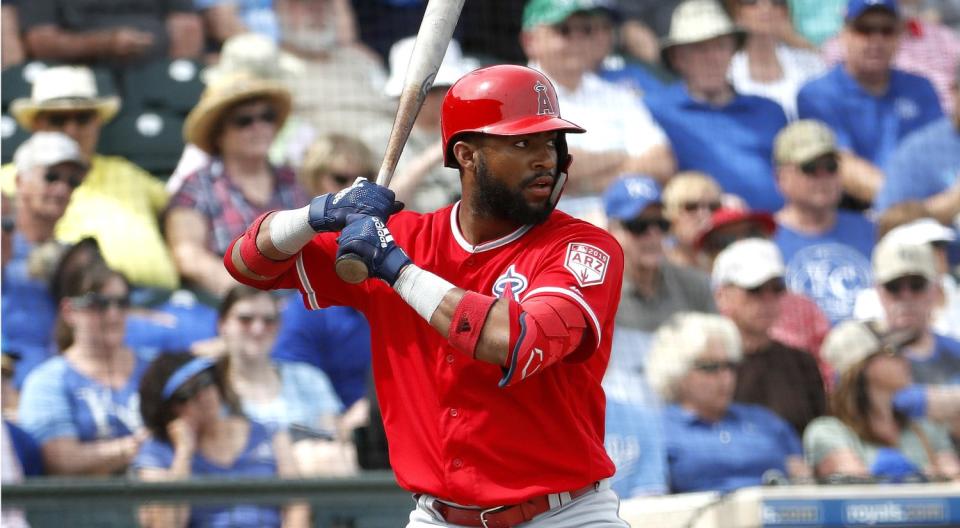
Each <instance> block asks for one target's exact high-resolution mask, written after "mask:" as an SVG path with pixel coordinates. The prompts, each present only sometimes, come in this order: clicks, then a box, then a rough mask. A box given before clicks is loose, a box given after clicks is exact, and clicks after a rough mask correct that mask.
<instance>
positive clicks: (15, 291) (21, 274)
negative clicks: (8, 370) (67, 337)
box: [0, 232, 57, 388]
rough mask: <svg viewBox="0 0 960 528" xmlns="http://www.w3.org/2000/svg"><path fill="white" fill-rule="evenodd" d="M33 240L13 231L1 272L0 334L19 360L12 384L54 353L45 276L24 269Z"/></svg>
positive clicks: (50, 298)
mask: <svg viewBox="0 0 960 528" xmlns="http://www.w3.org/2000/svg"><path fill="white" fill-rule="evenodd" d="M33 248H34V244H32V243H31V242H30V241H28V240H27V239H26V238H24V237H23V235H21V234H20V233H19V232H14V234H13V251H12V254H11V255H10V260H9V261H8V262H7V265H6V266H4V267H3V273H2V274H0V283H2V284H0V311H2V320H3V324H2V325H0V334H2V339H3V349H4V350H10V351H13V352H17V353H19V354H20V360H19V361H18V362H17V365H16V369H15V371H14V384H15V385H16V386H17V387H18V388H20V387H22V385H23V380H24V379H26V377H27V374H29V373H30V371H31V370H33V369H34V368H35V367H36V366H37V365H39V364H40V363H43V362H44V360H46V359H47V358H49V357H50V356H52V355H53V353H54V343H53V326H54V323H55V322H56V320H57V305H56V303H55V302H54V301H53V296H52V295H51V294H50V288H49V286H48V285H47V282H46V281H44V280H39V279H35V278H33V277H31V276H30V272H29V271H28V270H27V257H28V256H29V255H30V252H31V251H33Z"/></svg>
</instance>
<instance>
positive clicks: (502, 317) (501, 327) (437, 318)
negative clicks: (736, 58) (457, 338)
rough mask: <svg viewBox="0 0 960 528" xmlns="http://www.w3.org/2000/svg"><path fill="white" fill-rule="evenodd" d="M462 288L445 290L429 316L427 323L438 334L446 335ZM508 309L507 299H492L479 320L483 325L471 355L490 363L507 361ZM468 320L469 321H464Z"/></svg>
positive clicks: (508, 337)
mask: <svg viewBox="0 0 960 528" xmlns="http://www.w3.org/2000/svg"><path fill="white" fill-rule="evenodd" d="M466 293H467V292H466V291H465V290H462V289H460V288H456V289H454V290H450V292H449V293H447V294H446V295H445V296H444V298H443V301H442V302H441V303H440V306H439V307H437V310H436V311H435V312H433V316H432V317H431V318H430V326H432V327H433V328H435V329H436V330H437V331H438V332H440V333H441V334H442V335H445V336H449V333H450V325H451V324H452V323H453V318H454V315H455V314H456V312H457V308H458V307H459V306H460V303H461V302H462V301H463V298H464V296H465V295H466ZM508 316H509V310H508V306H507V302H505V301H495V302H494V303H493V306H492V307H491V308H490V311H489V312H488V313H487V315H486V318H485V319H484V320H483V321H481V324H482V325H483V328H482V330H480V336H479V340H478V341H477V344H476V348H475V349H474V352H473V357H474V359H478V360H480V361H485V362H487V363H493V364H494V365H503V364H504V363H506V361H507V355H508V348H509V346H510V326H509V323H508V320H507V318H508ZM467 324H469V322H468V323H467Z"/></svg>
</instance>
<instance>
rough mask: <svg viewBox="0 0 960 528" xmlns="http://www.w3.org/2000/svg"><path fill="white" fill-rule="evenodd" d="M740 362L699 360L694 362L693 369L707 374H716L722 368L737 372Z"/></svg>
mask: <svg viewBox="0 0 960 528" xmlns="http://www.w3.org/2000/svg"><path fill="white" fill-rule="evenodd" d="M739 366H740V363H737V362H736V361H697V362H695V363H694V364H693V369H694V370H698V371H700V372H704V373H706V374H716V373H717V372H720V371H721V370H729V371H733V372H736V370H737V367H739Z"/></svg>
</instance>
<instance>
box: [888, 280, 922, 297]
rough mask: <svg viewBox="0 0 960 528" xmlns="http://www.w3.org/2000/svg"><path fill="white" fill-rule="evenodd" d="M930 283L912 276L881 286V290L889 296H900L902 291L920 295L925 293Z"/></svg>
mask: <svg viewBox="0 0 960 528" xmlns="http://www.w3.org/2000/svg"><path fill="white" fill-rule="evenodd" d="M929 285H930V281H928V280H927V279H925V278H924V277H918V276H912V277H901V278H899V279H894V280H892V281H890V282H885V283H884V284H883V289H884V290H886V291H887V293H889V294H890V295H900V294H901V293H903V291H904V290H910V291H911V292H913V293H922V292H925V291H927V287H928V286H929Z"/></svg>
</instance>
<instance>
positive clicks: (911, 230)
mask: <svg viewBox="0 0 960 528" xmlns="http://www.w3.org/2000/svg"><path fill="white" fill-rule="evenodd" d="M884 238H891V239H894V240H898V241H910V242H912V243H914V244H931V243H933V242H953V241H954V240H956V239H957V234H956V233H955V232H954V231H953V229H950V228H949V227H947V226H945V225H943V224H941V223H940V222H937V221H936V220H934V219H933V218H920V219H918V220H914V221H913V222H910V223H907V224H903V225H900V226H897V227H895V228H893V229H891V230H890V231H889V232H888V233H887V235H886V236H885V237H884Z"/></svg>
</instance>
